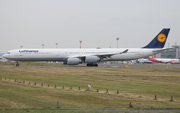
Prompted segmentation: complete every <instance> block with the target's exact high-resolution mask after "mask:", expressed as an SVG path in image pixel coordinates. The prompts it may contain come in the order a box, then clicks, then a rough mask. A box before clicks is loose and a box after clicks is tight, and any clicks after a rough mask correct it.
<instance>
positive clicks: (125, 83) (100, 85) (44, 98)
mask: <svg viewBox="0 0 180 113" xmlns="http://www.w3.org/2000/svg"><path fill="white" fill-rule="evenodd" d="M3 65H4V64H3ZM33 65H36V64H33ZM0 77H2V80H0V109H1V110H4V109H8V110H26V109H27V110H40V111H41V110H57V108H56V105H57V101H60V106H61V108H60V110H65V111H67V110H121V109H180V84H179V81H180V69H179V68H121V67H98V68H97V67H15V66H14V67H3V66H1V67H0ZM5 77H6V80H5ZM9 78H10V81H9ZM15 79H16V82H14V80H15ZM22 81H25V84H23V82H22ZM29 81H30V84H28V83H29ZM34 82H36V83H37V85H34ZM41 83H43V85H44V86H43V87H42V86H41ZM48 84H50V87H48V86H47V85H48ZM88 84H91V86H92V89H91V91H86V90H87V85H88ZM55 85H57V88H54V86H55ZM62 86H65V89H64V90H63V89H62ZM70 86H72V87H73V90H69V88H70ZM79 86H80V88H81V90H78V89H79ZM97 89H99V90H100V92H96V90H97ZM106 89H108V91H109V93H106ZM117 90H119V92H120V93H119V94H116V92H117ZM155 95H157V100H154V96H155ZM171 96H173V97H174V101H173V102H171V101H169V100H170V98H171ZM130 102H131V103H132V105H133V108H129V103H130ZM38 112H39V111H38ZM104 112H106V111H104Z"/></svg>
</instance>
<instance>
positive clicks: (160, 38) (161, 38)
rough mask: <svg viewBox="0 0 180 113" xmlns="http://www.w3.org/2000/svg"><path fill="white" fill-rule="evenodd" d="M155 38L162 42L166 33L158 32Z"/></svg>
mask: <svg viewBox="0 0 180 113" xmlns="http://www.w3.org/2000/svg"><path fill="white" fill-rule="evenodd" d="M157 39H158V41H159V42H164V41H166V35H164V34H159V35H158V37H157Z"/></svg>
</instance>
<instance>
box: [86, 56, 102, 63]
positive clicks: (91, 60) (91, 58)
mask: <svg viewBox="0 0 180 113" xmlns="http://www.w3.org/2000/svg"><path fill="white" fill-rule="evenodd" d="M99 60H100V58H99V57H97V56H86V59H85V62H86V63H97V62H98V61H99Z"/></svg>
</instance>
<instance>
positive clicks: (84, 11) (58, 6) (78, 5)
mask: <svg viewBox="0 0 180 113" xmlns="http://www.w3.org/2000/svg"><path fill="white" fill-rule="evenodd" d="M179 5H180V0H0V53H3V52H6V51H8V50H11V49H18V48H20V47H21V45H22V46H23V48H42V44H45V46H44V48H55V47H56V45H55V43H58V48H79V40H82V48H96V47H101V48H109V47H110V46H111V47H112V48H116V47H117V41H116V38H117V37H119V38H120V40H119V48H139V47H143V46H145V45H147V44H148V43H149V42H150V41H151V40H152V39H153V38H154V37H155V36H156V35H157V33H159V32H160V31H161V30H162V29H163V28H171V30H170V33H169V36H168V39H167V42H166V45H165V47H168V43H169V45H174V44H175V42H177V44H180V37H179V36H180V6H179Z"/></svg>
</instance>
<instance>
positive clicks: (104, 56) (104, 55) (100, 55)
mask: <svg viewBox="0 0 180 113" xmlns="http://www.w3.org/2000/svg"><path fill="white" fill-rule="evenodd" d="M127 52H128V49H126V50H124V51H122V52H119V53H104V54H93V55H92V56H98V57H100V58H107V57H110V56H112V55H118V54H123V53H127ZM86 56H87V55H81V56H71V57H76V58H81V59H83V58H85V57H86Z"/></svg>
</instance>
